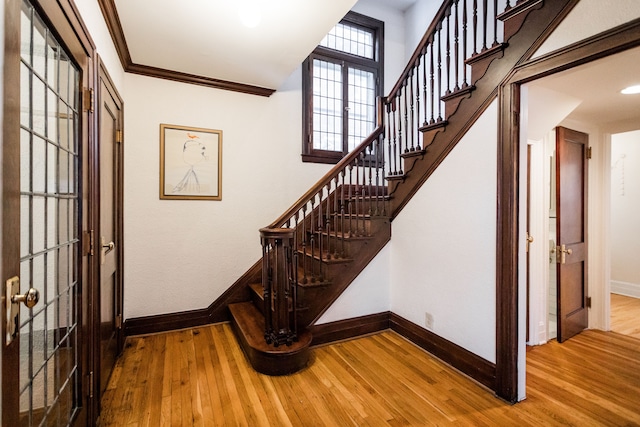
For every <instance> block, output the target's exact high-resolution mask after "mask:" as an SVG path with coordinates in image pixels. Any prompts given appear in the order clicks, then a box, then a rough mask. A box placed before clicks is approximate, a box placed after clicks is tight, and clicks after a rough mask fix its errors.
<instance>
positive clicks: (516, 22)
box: [225, 0, 576, 375]
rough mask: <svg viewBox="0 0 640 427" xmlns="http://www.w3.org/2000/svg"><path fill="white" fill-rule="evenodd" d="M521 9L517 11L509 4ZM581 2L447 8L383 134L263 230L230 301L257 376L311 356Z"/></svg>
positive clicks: (453, 2) (449, 4)
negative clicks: (453, 159)
mask: <svg viewBox="0 0 640 427" xmlns="http://www.w3.org/2000/svg"><path fill="white" fill-rule="evenodd" d="M511 3H515V4H511ZM575 3H576V0H554V1H549V0H547V1H546V2H545V1H543V0H520V1H517V2H513V1H511V2H510V1H508V0H506V1H505V0H503V1H498V0H494V1H491V2H490V1H488V0H484V1H478V0H446V1H445V2H444V3H443V5H442V6H441V8H440V10H439V11H438V13H437V15H436V17H435V18H434V21H433V23H432V24H431V25H430V26H429V28H428V29H427V32H426V33H425V35H424V37H423V39H422V41H421V43H420V44H419V46H418V48H417V49H416V51H415V53H414V54H413V56H412V58H411V59H410V61H409V63H408V64H407V66H406V68H405V70H404V72H403V73H402V75H401V77H400V79H399V80H398V82H397V84H396V85H395V87H394V89H393V90H392V91H391V93H390V94H389V95H388V96H387V97H386V98H384V99H380V100H379V102H378V118H377V123H378V126H377V127H376V129H375V130H374V131H373V132H372V134H371V135H370V136H369V137H368V138H367V139H365V140H364V141H363V142H362V144H360V145H359V146H358V147H357V148H356V149H355V150H353V151H352V152H351V153H349V155H347V156H346V157H345V158H343V159H342V161H341V162H340V163H338V164H337V165H336V166H335V167H334V168H333V169H332V170H331V171H329V172H328V173H327V174H326V175H325V176H324V177H323V178H322V179H321V180H320V181H318V183H317V184H316V185H315V186H314V187H313V188H311V189H310V190H309V191H308V192H307V193H305V194H304V195H303V196H302V197H301V198H300V199H299V200H298V202H296V203H295V204H294V205H293V206H292V207H291V208H289V209H288V210H287V211H286V212H285V213H284V214H283V215H281V216H280V218H278V219H277V220H276V221H274V222H273V223H272V224H270V225H269V226H268V227H265V228H264V229H262V230H260V232H261V238H262V245H263V260H262V263H260V264H256V265H255V266H254V267H252V268H251V269H250V270H249V271H248V272H247V273H246V274H245V275H244V276H243V278H241V279H240V280H239V281H238V282H236V284H234V286H233V287H232V289H230V290H229V291H228V292H227V294H226V296H225V298H227V300H228V301H230V302H231V301H237V300H240V302H235V303H232V304H229V305H228V307H229V311H230V314H231V321H232V325H233V328H234V331H235V333H236V335H237V336H238V340H239V342H240V343H241V346H242V348H243V350H244V352H245V354H246V355H247V357H248V359H249V361H250V362H251V364H252V366H253V367H254V368H255V369H256V370H257V371H258V372H261V373H265V374H269V375H284V374H289V373H293V372H296V371H298V370H300V369H302V368H303V367H304V366H306V364H307V363H308V360H309V346H310V345H311V342H312V336H311V334H310V333H309V331H308V327H309V326H310V325H313V324H314V323H315V322H316V321H317V320H318V318H319V317H320V316H321V315H322V314H323V313H324V311H325V310H327V309H328V307H330V305H331V304H332V303H333V302H334V301H335V300H336V299H337V298H338V297H339V296H340V294H341V293H342V292H343V291H344V290H345V289H346V288H347V287H348V286H349V284H350V283H351V282H352V281H353V280H354V279H355V278H356V277H357V276H358V274H360V272H361V271H362V270H363V269H364V268H365V267H366V266H367V264H368V263H369V262H370V261H371V260H372V259H373V258H374V257H375V256H376V255H377V254H378V252H379V251H380V250H381V249H382V248H383V247H384V246H385V245H386V243H387V242H388V241H389V240H390V238H391V221H392V219H393V218H395V217H396V216H397V215H398V213H399V212H400V210H401V209H402V208H403V207H404V206H405V205H406V203H407V202H408V201H409V200H410V199H411V197H412V196H413V195H414V194H415V193H416V192H417V191H418V189H419V188H420V187H421V186H422V184H423V183H424V182H425V181H426V179H427V178H428V177H429V176H430V175H431V173H433V171H434V170H435V169H436V168H437V166H438V165H439V164H440V163H441V162H442V161H443V160H444V158H445V157H446V156H447V155H448V153H449V152H451V150H452V149H453V148H454V147H455V145H456V144H457V143H458V141H460V139H461V138H462V137H463V136H464V134H465V133H466V131H467V130H468V129H469V128H470V127H471V125H472V124H473V123H474V122H475V120H476V119H477V118H478V117H479V116H480V115H481V114H482V112H483V111H484V110H485V109H486V108H487V106H488V105H489V104H490V103H491V102H492V100H494V99H495V97H496V94H497V90H498V87H499V85H500V83H501V82H502V81H503V80H504V79H505V78H506V77H507V76H508V75H509V73H510V72H511V71H512V70H513V69H514V67H515V66H516V65H517V64H518V63H519V62H520V61H522V60H523V58H524V59H526V57H527V54H529V53H530V52H532V51H533V49H534V48H535V47H536V46H537V45H538V44H539V43H541V41H542V40H543V39H544V36H546V35H547V34H548V33H549V32H550V31H551V30H552V29H553V28H555V25H557V23H558V22H559V21H560V20H561V19H562V17H563V16H564V14H565V13H567V11H568V10H570V8H571V7H572V6H573V5H574V4H575Z"/></svg>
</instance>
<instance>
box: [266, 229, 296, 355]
mask: <svg viewBox="0 0 640 427" xmlns="http://www.w3.org/2000/svg"><path fill="white" fill-rule="evenodd" d="M294 233H295V229H290V228H262V229H261V230H260V240H261V242H262V286H263V291H264V312H265V332H264V339H265V340H266V342H267V344H273V345H274V346H275V347H278V346H279V345H281V344H286V345H291V344H292V343H293V342H294V341H297V339H298V331H297V321H296V286H297V282H298V277H297V276H298V269H297V254H296V252H295V247H294V245H295V243H294V242H295V239H294Z"/></svg>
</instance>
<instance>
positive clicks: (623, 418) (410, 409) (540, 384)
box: [101, 324, 640, 426]
mask: <svg viewBox="0 0 640 427" xmlns="http://www.w3.org/2000/svg"><path fill="white" fill-rule="evenodd" d="M639 362H640V341H638V340H635V339H631V338H628V337H625V336H622V335H619V334H615V333H604V332H599V331H585V332H584V333H582V334H580V335H578V336H576V337H574V338H572V339H570V340H568V341H567V342H565V343H563V344H558V343H556V342H552V343H550V344H547V345H544V346H540V347H534V348H532V349H530V350H529V351H528V352H527V384H528V385H527V393H528V398H527V399H526V400H525V401H523V402H520V403H518V404H516V405H509V404H508V403H505V402H503V401H502V400H500V399H497V398H496V397H494V395H493V393H492V392H491V391H489V390H487V389H486V388H484V387H482V386H480V385H478V384H477V383H475V382H474V381H472V380H470V379H469V378H467V377H466V376H463V375H461V374H460V373H458V372H457V371H455V370H454V369H452V368H450V367H448V366H447V365H445V364H444V363H442V362H440V361H439V360H437V359H435V358H433V357H432V356H430V355H429V354H428V353H425V352H424V351H422V350H421V349H420V348H418V347H416V346H415V345H413V344H411V343H410V342H408V341H406V340H405V339H404V338H402V337H401V336H399V335H397V334H396V333H394V332H392V331H385V332H382V333H379V334H376V335H372V336H368V337H364V338H359V339H355V340H351V341H345V342H341V343H337V344H332V345H328V346H324V347H318V348H315V349H314V350H313V351H312V362H311V365H310V366H309V367H308V368H306V369H305V370H303V371H302V372H299V373H297V374H294V375H289V376H283V377H269V376H265V375H261V374H257V373H256V372H255V371H253V370H252V369H251V367H250V366H249V365H248V363H247V362H246V359H245V357H244V355H243V354H242V351H241V350H240V348H239V346H238V344H237V343H236V340H235V337H234V336H233V333H232V331H231V327H230V325H229V324H216V325H210V326H206V327H200V328H196V329H190V330H183V331H177V332H169V333H162V334H155V335H148V336H139V337H130V338H128V339H127V343H126V348H125V350H124V355H123V357H121V358H120V360H119V361H118V362H117V364H116V368H115V370H114V372H113V375H112V378H111V380H110V382H109V386H108V389H107V392H106V393H105V395H104V398H103V401H102V405H103V409H102V416H101V426H180V425H182V426H192V425H194V426H218V425H220V426H221V425H245V426H349V425H353V426H365V425H370V426H398V425H410V426H426V425H451V424H456V425H473V426H478V425H485V426H509V425H513V426H515V425H517V426H525V425H531V426H533V425H535V426H539V425H545V426H546V425H576V426H586V425H610V426H619V425H640V405H639V402H640V369H638V366H639Z"/></svg>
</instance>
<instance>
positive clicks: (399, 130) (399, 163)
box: [393, 88, 403, 175]
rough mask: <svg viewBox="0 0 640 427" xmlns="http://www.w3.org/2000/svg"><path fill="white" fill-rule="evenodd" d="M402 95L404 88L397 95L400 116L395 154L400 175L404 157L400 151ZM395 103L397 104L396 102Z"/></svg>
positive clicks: (398, 118)
mask: <svg viewBox="0 0 640 427" xmlns="http://www.w3.org/2000/svg"><path fill="white" fill-rule="evenodd" d="M400 96H402V88H401V89H400V90H399V91H398V95H397V96H396V101H397V102H396V104H397V105H398V117H397V123H398V146H397V151H396V152H395V153H393V155H394V156H395V157H396V162H397V164H398V175H402V174H403V172H402V157H400V153H402V103H401V102H400V101H401V100H400V99H398V98H399V97H400ZM394 105H395V104H394Z"/></svg>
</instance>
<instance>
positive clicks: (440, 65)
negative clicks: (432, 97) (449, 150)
mask: <svg viewBox="0 0 640 427" xmlns="http://www.w3.org/2000/svg"><path fill="white" fill-rule="evenodd" d="M441 95H442V23H440V25H439V26H438V99H437V101H438V121H439V122H441V121H442V102H441V101H440V96H441Z"/></svg>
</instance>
